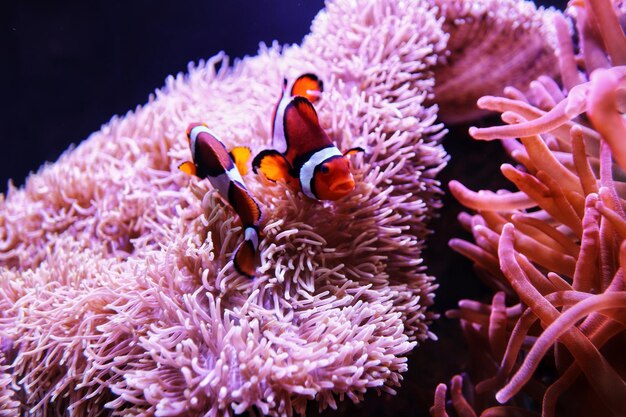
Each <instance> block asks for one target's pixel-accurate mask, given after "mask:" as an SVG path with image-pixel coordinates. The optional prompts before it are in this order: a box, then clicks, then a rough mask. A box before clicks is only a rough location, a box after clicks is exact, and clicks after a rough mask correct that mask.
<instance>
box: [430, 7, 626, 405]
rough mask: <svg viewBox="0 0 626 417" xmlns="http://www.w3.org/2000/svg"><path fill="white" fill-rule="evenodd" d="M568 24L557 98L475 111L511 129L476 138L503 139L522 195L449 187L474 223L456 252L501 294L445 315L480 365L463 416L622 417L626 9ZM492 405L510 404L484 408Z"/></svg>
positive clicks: (488, 100)
mask: <svg viewBox="0 0 626 417" xmlns="http://www.w3.org/2000/svg"><path fill="white" fill-rule="evenodd" d="M570 12H571V14H572V15H573V16H574V17H575V20H576V27H577V29H578V36H579V39H580V40H579V45H580V48H581V50H580V56H579V57H576V53H575V50H574V49H573V48H574V43H573V42H572V40H571V38H570V33H569V28H568V25H567V21H566V20H565V19H564V18H563V17H562V16H556V18H555V28H556V30H557V32H558V36H559V45H560V47H559V61H560V62H559V64H560V65H559V67H560V69H561V80H562V82H563V86H564V88H563V89H561V88H560V87H559V85H558V84H557V83H556V82H555V81H553V80H552V79H549V78H546V77H542V78H540V79H539V80H538V81H537V82H536V83H535V85H534V88H533V93H534V94H533V95H525V94H523V93H522V92H520V91H519V90H517V89H514V88H508V89H507V90H505V94H506V96H507V97H506V98H502V97H483V98H482V99H480V100H479V102H478V104H479V106H480V107H481V108H483V109H488V110H493V111H498V112H500V113H502V119H503V120H504V121H505V122H506V123H508V125H505V126H495V127H489V128H472V129H470V134H471V135H472V136H474V137H475V138H477V139H483V140H491V139H502V142H503V144H504V145H505V148H506V149H507V151H508V153H509V154H510V156H511V157H512V158H513V159H514V160H515V161H516V162H517V164H518V166H513V165H510V164H505V165H503V166H502V168H501V170H502V173H503V174H504V176H505V177H506V178H507V179H508V180H510V181H511V182H512V183H513V184H514V185H515V187H517V189H518V190H519V191H515V192H511V191H504V190H502V191H499V192H497V193H494V192H490V191H480V192H477V193H476V192H473V191H470V190H469V189H467V188H465V187H464V186H463V185H462V184H461V183H459V182H451V183H450V189H451V191H452V192H453V194H454V195H455V196H456V197H457V198H458V199H459V201H461V203H463V204H464V205H465V206H467V207H469V208H472V209H474V210H477V213H476V214H474V215H468V214H464V215H462V216H461V221H462V222H463V223H464V225H465V226H466V227H467V229H468V230H471V232H472V233H473V235H474V239H475V244H474V243H470V242H466V241H463V240H459V239H454V240H452V241H451V242H450V245H451V246H452V247H453V248H454V249H456V250H458V251H459V252H461V253H463V254H464V255H466V256H467V257H469V258H470V259H472V260H473V261H474V262H475V265H476V268H477V270H478V271H479V272H480V275H481V277H483V278H484V280H485V282H486V283H487V284H488V285H489V286H490V287H491V288H493V289H494V290H496V291H497V292H496V295H495V296H494V298H493V300H492V302H491V304H483V303H478V302H472V301H469V300H463V301H461V302H460V303H459V309H458V310H455V311H452V312H450V313H449V316H451V317H457V318H460V319H461V323H462V326H463V329H464V331H465V333H466V336H467V338H468V341H469V343H470V345H471V346H472V350H473V353H474V356H473V361H474V362H475V363H480V364H482V365H483V366H482V368H481V369H480V372H479V373H477V374H476V375H473V379H474V380H475V381H479V383H478V385H477V386H476V392H475V394H476V401H470V402H473V404H471V405H470V402H468V401H466V400H465V398H464V396H463V394H462V393H461V388H460V387H461V384H462V378H461V377H455V378H453V380H452V392H451V397H452V402H453V408H454V409H455V411H456V412H457V413H458V414H459V415H464V416H475V415H477V414H478V413H480V415H482V416H488V415H533V414H532V411H531V409H529V407H528V406H527V404H528V402H529V398H532V399H534V400H535V401H537V402H538V403H541V405H542V416H544V417H548V416H555V415H566V416H578V415H580V416H587V415H615V416H622V415H626V400H625V399H626V372H625V371H624V369H625V368H624V364H623V352H624V347H625V345H624V330H625V329H626V327H625V326H626V321H625V318H626V315H625V314H626V307H625V306H626V291H624V289H625V283H624V272H623V268H624V264H625V262H626V243H624V239H625V238H626V216H625V215H624V208H623V194H624V188H623V177H624V169H626V157H625V156H626V149H625V148H624V147H623V143H622V142H623V138H624V136H625V135H626V124H624V119H623V117H624V116H623V92H624V87H625V86H626V71H625V69H624V68H625V67H624V66H623V65H624V64H625V58H626V57H625V56H624V51H626V38H625V36H624V33H623V30H622V27H621V26H620V23H619V22H620V18H621V17H622V16H624V12H625V8H624V5H623V4H621V3H612V2H610V1H609V0H606V1H605V0H590V1H588V2H585V3H584V5H583V4H581V3H572V4H571V5H570ZM579 64H582V65H583V68H584V73H581V72H579V70H578V65H579ZM507 298H508V301H509V302H510V303H513V305H512V306H511V307H506V304H505V301H506V299H507ZM445 393H446V387H445V385H443V384H442V385H440V386H439V387H438V388H437V392H436V395H435V397H436V398H435V406H434V407H433V415H435V416H445V415H447V413H446V410H445ZM494 396H495V399H496V400H497V401H498V402H500V403H501V404H505V405H502V406H492V399H493V397H494Z"/></svg>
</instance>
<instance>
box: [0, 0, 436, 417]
mask: <svg viewBox="0 0 626 417" xmlns="http://www.w3.org/2000/svg"><path fill="white" fill-rule="evenodd" d="M445 39H446V37H445V36H444V34H443V32H442V30H441V27H440V24H439V22H438V20H437V17H436V15H435V13H434V11H433V8H432V5H431V4H430V3H428V2H426V1H409V2H405V3H396V2H379V3H370V2H363V3H360V2H351V1H341V0H338V1H336V2H332V3H329V4H328V6H327V9H326V10H325V11H323V12H321V13H320V15H319V16H318V17H317V18H316V20H315V22H314V23H313V28H312V33H311V34H310V35H309V36H308V37H307V38H306V39H305V41H304V42H303V44H302V46H293V47H289V48H284V49H281V48H278V47H276V46H274V47H271V48H263V49H262V50H261V51H260V53H259V55H258V56H257V57H254V58H246V59H244V60H243V61H242V62H237V63H235V64H234V65H233V66H229V63H228V60H227V59H226V57H224V56H217V57H215V58H213V59H211V60H209V61H207V62H206V63H200V64H199V65H198V66H195V67H194V66H192V67H190V68H189V73H188V74H187V75H179V76H177V77H175V78H174V77H171V78H168V80H167V82H166V86H165V88H163V89H162V90H159V91H157V92H156V94H155V96H154V97H153V98H151V100H150V102H149V103H148V104H147V105H145V106H143V107H140V108H137V109H136V110H135V111H134V112H130V113H128V114H127V115H125V116H124V117H121V118H114V119H113V120H112V121H111V122H110V123H109V124H107V125H106V126H104V127H103V128H102V129H101V130H100V131H98V132H96V133H94V134H93V135H91V137H90V138H89V139H88V140H87V141H85V142H84V143H82V144H80V145H79V146H78V147H77V148H76V149H74V150H71V151H68V152H67V153H66V154H65V155H63V156H62V157H61V158H60V159H59V160H58V161H57V162H56V163H54V164H52V165H49V166H46V167H44V168H42V169H41V170H40V172H38V173H37V174H35V175H32V176H31V177H30V178H29V179H28V180H27V183H26V185H25V186H24V188H22V189H11V190H10V191H9V192H8V195H7V196H6V198H3V201H2V202H1V205H0V262H1V265H2V269H1V270H0V337H1V338H2V350H1V352H0V360H1V361H2V362H1V363H0V372H1V373H0V381H2V382H3V384H2V388H1V390H0V398H1V399H3V400H5V402H4V404H5V405H4V407H9V408H8V410H20V411H25V410H30V412H31V413H34V414H36V415H46V414H47V415H50V414H54V415H65V414H67V413H71V414H72V415H85V416H88V415H106V414H108V413H111V414H124V415H147V414H148V415H162V416H165V415H168V416H174V415H185V416H193V415H213V416H218V415H231V414H233V413H241V412H243V411H245V410H249V409H253V408H255V409H257V410H259V411H260V412H262V413H263V414H268V415H291V414H292V413H293V411H294V410H295V411H297V412H301V413H302V412H304V411H305V406H306V403H307V401H308V400H312V399H315V400H316V401H317V402H318V403H319V406H320V407H321V408H325V407H328V406H331V407H333V406H335V401H336V398H337V396H338V397H339V398H343V397H345V396H347V397H349V398H351V399H352V400H354V401H358V400H359V399H361V398H362V395H363V393H364V392H365V391H366V390H368V389H370V388H375V389H381V390H386V391H393V388H392V387H394V386H396V385H398V383H399V380H400V379H401V375H400V373H401V372H403V371H404V370H405V369H406V359H405V355H406V354H407V353H408V352H409V351H410V350H411V349H412V348H413V347H414V345H415V343H416V341H420V340H423V339H425V338H427V337H429V333H428V329H427V324H428V322H429V320H430V319H431V318H432V313H430V312H429V311H427V307H428V306H429V305H430V304H431V303H432V291H433V289H434V288H435V285H434V283H433V279H432V277H430V276H428V275H427V274H426V273H425V272H424V267H423V266H422V265H421V257H420V253H421V248H422V245H423V239H424V237H425V236H426V235H427V234H428V230H427V228H426V225H425V221H426V220H427V219H428V218H429V217H430V216H431V215H432V211H433V209H434V208H436V207H437V205H438V194H439V193H440V190H439V188H438V183H437V181H436V180H435V175H436V174H437V172H438V171H439V170H440V169H441V168H442V167H443V165H444V162H445V152H444V151H443V149H442V147H441V145H440V143H439V142H440V139H441V137H442V133H443V131H442V126H441V125H438V124H435V118H436V107H434V106H429V105H426V104H425V100H426V98H427V97H429V96H430V95H431V94H432V90H433V77H432V73H431V68H432V67H433V65H434V64H435V63H436V62H437V57H438V55H439V54H441V53H442V51H443V50H444V47H445ZM303 72H314V73H317V74H318V75H319V76H320V77H321V78H322V79H323V80H324V82H325V93H324V96H323V98H322V100H321V102H320V104H319V106H318V113H319V116H320V121H321V123H322V125H323V127H324V128H325V129H326V130H327V131H328V133H329V134H330V135H331V137H333V138H334V139H335V140H336V141H337V143H338V146H339V147H340V149H347V148H349V147H352V146H362V147H364V148H366V149H367V152H366V153H365V154H364V155H362V156H358V157H357V159H356V163H355V167H354V174H355V178H356V180H357V187H356V190H355V191H354V192H353V193H352V194H351V195H350V196H349V197H347V198H345V199H343V200H342V201H338V202H336V203H323V204H322V203H319V202H315V201H312V200H309V199H307V198H306V197H303V196H302V195H301V194H294V193H292V192H291V191H290V190H288V189H287V188H286V187H285V186H283V185H281V184H278V185H275V186H271V185H269V184H267V183H265V182H263V181H262V180H260V178H258V177H256V176H254V175H248V176H246V178H245V180H246V183H247V185H248V188H249V189H250V190H251V192H252V193H253V194H254V196H255V197H256V198H257V199H258V200H259V201H260V203H261V205H262V206H263V211H264V213H265V218H264V220H263V223H262V234H263V240H262V242H261V246H260V252H261V264H260V267H259V271H258V272H259V274H258V277H257V278H256V279H254V280H248V279H246V278H244V277H241V276H239V275H238V274H237V273H236V272H235V271H234V269H233V268H232V265H231V263H230V261H229V259H230V254H231V252H232V251H233V249H234V248H235V247H236V244H237V243H238V241H239V240H240V239H241V238H242V236H241V227H240V224H239V223H238V221H237V220H236V216H234V214H233V212H232V210H231V209H230V208H229V207H227V206H226V205H225V204H224V203H223V202H222V201H221V200H220V199H219V198H218V197H217V194H216V193H215V192H214V190H212V189H211V187H210V185H209V184H208V182H198V181H195V180H191V181H190V180H189V178H188V177H186V176H185V175H184V174H183V173H180V172H179V171H178V170H177V169H176V167H177V165H178V164H179V163H180V162H181V161H183V160H186V159H188V158H189V155H188V152H189V151H188V146H187V144H186V139H185V128H186V126H187V124H188V123H190V122H195V121H203V122H205V123H207V124H208V125H209V126H210V127H211V128H212V129H213V130H215V131H216V133H217V134H219V135H220V137H222V138H223V139H224V141H225V142H227V145H230V146H234V145H241V144H245V145H249V146H250V147H251V148H252V150H253V152H258V151H260V150H262V149H264V148H265V147H268V146H269V142H270V124H271V123H270V119H271V114H272V107H273V105H274V103H275V100H276V98H277V97H278V93H279V90H280V86H281V80H282V78H283V77H284V76H287V77H294V76H297V75H298V74H300V73H303ZM8 380H10V381H11V383H10V384H5V383H4V382H6V381H8ZM11 407H12V408H11ZM2 411H4V410H2Z"/></svg>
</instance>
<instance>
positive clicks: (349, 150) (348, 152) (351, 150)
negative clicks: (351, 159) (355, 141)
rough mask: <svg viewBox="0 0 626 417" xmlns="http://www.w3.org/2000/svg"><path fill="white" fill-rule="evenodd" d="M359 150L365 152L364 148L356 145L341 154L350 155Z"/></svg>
mask: <svg viewBox="0 0 626 417" xmlns="http://www.w3.org/2000/svg"><path fill="white" fill-rule="evenodd" d="M359 152H365V149H363V148H361V147H360V146H357V147H355V148H350V149H348V150H347V151H345V152H344V153H343V156H352V155H356V154H357V153H359Z"/></svg>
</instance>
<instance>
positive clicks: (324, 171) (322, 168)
mask: <svg viewBox="0 0 626 417" xmlns="http://www.w3.org/2000/svg"><path fill="white" fill-rule="evenodd" d="M328 171H330V169H329V168H328V164H322V165H321V166H320V172H321V173H322V174H328Z"/></svg>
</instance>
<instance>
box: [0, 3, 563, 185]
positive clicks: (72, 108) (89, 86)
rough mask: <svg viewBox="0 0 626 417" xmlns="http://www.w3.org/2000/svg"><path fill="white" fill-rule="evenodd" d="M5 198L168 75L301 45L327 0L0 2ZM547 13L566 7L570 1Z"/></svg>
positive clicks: (0, 178) (0, 170)
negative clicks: (223, 58) (215, 60)
mask: <svg viewBox="0 0 626 417" xmlns="http://www.w3.org/2000/svg"><path fill="white" fill-rule="evenodd" d="M0 3H1V4H0V30H1V35H0V75H1V76H2V77H1V78H0V80H2V82H0V94H1V96H2V100H0V103H1V104H0V106H1V107H0V141H1V143H2V150H1V151H0V192H4V191H5V190H6V184H7V181H8V180H9V178H12V179H13V181H14V183H15V184H16V185H20V184H23V181H24V178H25V177H26V175H27V174H28V173H29V172H30V171H32V170H36V169H37V168H38V167H39V166H40V165H41V164H43V163H44V162H45V161H55V160H56V159H57V158H58V156H59V155H60V154H61V152H63V151H64V150H65V149H67V147H68V146H69V145H70V144H71V143H78V142H80V141H81V140H83V139H85V138H86V137H87V136H88V135H89V134H90V133H91V132H93V131H96V130H98V129H99V128H100V126H101V125H102V124H103V123H106V122H107V121H108V120H109V119H110V118H111V116H113V115H115V114H124V113H126V112H127V111H128V110H130V109H133V108H135V106H136V105H137V104H141V103H145V102H146V100H147V97H148V94H150V93H151V92H152V91H154V89H155V88H158V87H161V86H162V85H163V80H164V79H165V77H166V76H167V75H169V74H175V73H177V72H179V71H185V69H186V67H187V63H188V62H190V61H197V60H199V59H200V58H208V57H210V56H212V55H215V54H216V53H217V52H219V51H220V50H224V51H225V52H226V53H227V54H228V55H230V56H231V57H242V56H244V55H255V54H256V51H257V49H258V45H259V42H261V41H263V42H266V43H270V42H271V41H272V40H274V39H276V40H278V41H279V42H280V43H294V42H300V41H301V40H302V38H303V36H304V35H305V34H307V33H308V32H309V27H310V22H311V20H312V19H313V17H314V16H315V15H316V14H317V12H318V11H319V10H320V9H321V8H322V7H323V4H324V3H323V1H321V0H301V1H295V0H255V1H252V0H228V1H224V2H217V1H211V0H206V1H200V0H191V1H186V2H184V3H179V2H176V1H174V0H168V1H147V0H137V1H129V2H122V1H102V0H95V1H89V2H79V1H67V0H60V1H54V2H48V1H19V0H4V1H2V2H0ZM541 3H542V4H554V5H556V6H562V5H563V4H564V3H565V1H564V0H544V1H542V2H541Z"/></svg>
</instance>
